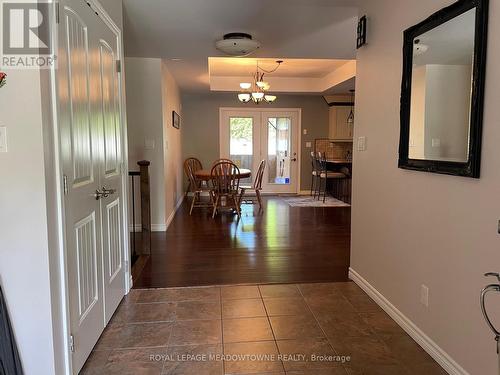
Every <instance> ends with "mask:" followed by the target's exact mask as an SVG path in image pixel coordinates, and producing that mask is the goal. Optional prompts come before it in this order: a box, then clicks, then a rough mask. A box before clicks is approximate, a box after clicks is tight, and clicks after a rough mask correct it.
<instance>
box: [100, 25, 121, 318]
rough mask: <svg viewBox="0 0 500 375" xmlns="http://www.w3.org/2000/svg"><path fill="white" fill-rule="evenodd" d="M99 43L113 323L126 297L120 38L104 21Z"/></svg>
mask: <svg viewBox="0 0 500 375" xmlns="http://www.w3.org/2000/svg"><path fill="white" fill-rule="evenodd" d="M98 21H100V23H101V25H100V26H101V27H100V30H99V31H100V32H99V36H100V40H99V77H100V84H101V85H100V86H101V88H100V89H101V90H100V91H101V95H100V97H101V106H100V111H98V112H99V115H100V116H101V119H102V126H101V131H102V142H101V146H102V148H101V155H102V158H101V159H102V164H101V174H100V178H101V181H102V182H101V188H102V189H106V190H107V191H109V193H108V194H106V195H107V196H106V195H105V196H104V197H103V198H102V199H101V201H100V203H101V216H102V238H103V241H104V243H103V261H104V262H103V264H104V269H103V273H104V275H103V276H104V297H105V301H104V302H105V322H106V323H107V322H109V320H110V319H111V317H112V316H113V313H114V312H115V310H116V308H117V307H118V304H119V303H120V301H121V299H122V298H123V295H124V294H125V267H124V262H123V253H124V251H123V250H124V248H123V245H124V241H123V237H124V235H123V223H122V219H123V217H122V212H123V207H122V202H123V199H122V197H123V193H122V178H123V176H122V168H121V166H122V152H121V144H122V142H121V134H122V127H121V124H122V121H121V107H120V85H119V82H120V80H119V73H118V71H117V61H118V58H117V43H118V40H117V37H116V35H115V34H114V33H113V32H112V31H111V30H110V29H109V28H107V27H106V25H105V24H104V22H103V21H101V20H100V19H99V20H98Z"/></svg>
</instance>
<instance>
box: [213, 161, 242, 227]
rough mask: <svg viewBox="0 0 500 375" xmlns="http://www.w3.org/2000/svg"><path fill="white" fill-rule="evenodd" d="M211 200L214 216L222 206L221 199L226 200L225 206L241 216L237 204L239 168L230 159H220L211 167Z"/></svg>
mask: <svg viewBox="0 0 500 375" xmlns="http://www.w3.org/2000/svg"><path fill="white" fill-rule="evenodd" d="M210 174H211V178H212V200H213V213H212V217H213V218H215V215H216V214H217V211H218V209H219V207H222V199H223V198H224V199H225V200H226V206H225V207H228V208H233V209H234V210H235V211H236V213H237V214H238V217H239V218H241V211H240V205H239V193H240V191H239V189H240V169H239V168H238V166H237V165H236V164H234V163H233V162H231V161H221V162H218V163H216V164H215V165H214V166H213V167H212V171H211V173H210Z"/></svg>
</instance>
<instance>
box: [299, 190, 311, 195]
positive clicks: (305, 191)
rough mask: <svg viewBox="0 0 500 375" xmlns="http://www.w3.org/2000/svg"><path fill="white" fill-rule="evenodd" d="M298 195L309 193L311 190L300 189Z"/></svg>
mask: <svg viewBox="0 0 500 375" xmlns="http://www.w3.org/2000/svg"><path fill="white" fill-rule="evenodd" d="M299 195H311V190H301V191H299Z"/></svg>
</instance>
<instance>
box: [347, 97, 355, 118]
mask: <svg viewBox="0 0 500 375" xmlns="http://www.w3.org/2000/svg"><path fill="white" fill-rule="evenodd" d="M349 91H350V92H351V112H350V113H349V117H347V123H348V124H354V90H349Z"/></svg>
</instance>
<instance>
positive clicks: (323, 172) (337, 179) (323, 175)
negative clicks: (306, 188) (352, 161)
mask: <svg viewBox="0 0 500 375" xmlns="http://www.w3.org/2000/svg"><path fill="white" fill-rule="evenodd" d="M318 159H319V165H320V175H319V177H320V179H319V194H318V200H319V199H320V198H321V186H322V185H324V188H323V203H325V201H326V190H327V187H328V181H329V180H330V181H333V195H334V196H335V197H336V196H337V193H338V191H339V190H340V189H339V188H340V186H341V181H342V180H343V179H345V178H346V175H345V174H344V173H341V172H332V171H329V170H328V163H327V160H326V155H325V154H324V153H323V154H322V153H321V152H318ZM323 181H324V184H323Z"/></svg>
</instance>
